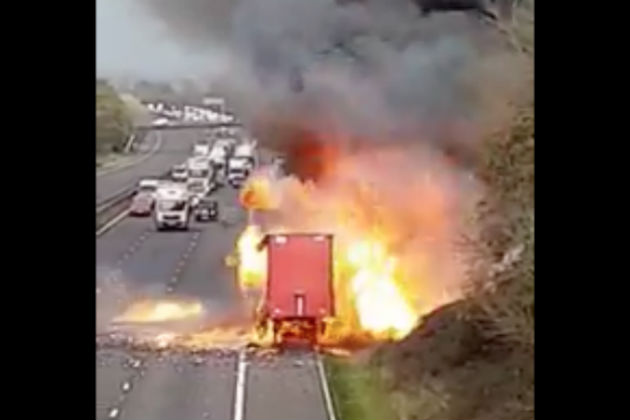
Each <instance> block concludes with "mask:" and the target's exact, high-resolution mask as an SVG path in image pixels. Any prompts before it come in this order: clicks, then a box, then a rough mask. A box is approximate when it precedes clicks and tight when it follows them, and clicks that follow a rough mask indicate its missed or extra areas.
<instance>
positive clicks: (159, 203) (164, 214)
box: [154, 184, 190, 230]
mask: <svg viewBox="0 0 630 420" xmlns="http://www.w3.org/2000/svg"><path fill="white" fill-rule="evenodd" d="M154 214H155V216H154V221H155V227H156V228H157V230H165V229H167V228H177V229H183V230H188V224H189V221H190V200H189V195H188V191H187V190H186V188H182V186H180V185H176V184H174V185H164V186H161V187H160V188H158V190H157V192H156V202H155V212H154Z"/></svg>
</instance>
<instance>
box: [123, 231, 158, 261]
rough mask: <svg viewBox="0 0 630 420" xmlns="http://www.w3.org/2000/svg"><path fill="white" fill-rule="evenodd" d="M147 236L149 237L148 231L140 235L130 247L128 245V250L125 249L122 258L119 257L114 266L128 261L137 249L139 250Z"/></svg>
mask: <svg viewBox="0 0 630 420" xmlns="http://www.w3.org/2000/svg"><path fill="white" fill-rule="evenodd" d="M149 236H151V232H150V231H146V232H145V233H143V234H142V235H140V237H138V239H136V241H135V242H133V243H132V244H131V245H129V248H127V250H126V251H125V253H124V254H123V256H122V257H120V259H119V260H118V261H116V264H115V265H117V266H120V265H121V264H122V263H123V262H125V261H126V260H128V259H129V257H131V256H132V255H133V254H134V253H135V252H136V251H138V249H140V247H141V246H142V244H143V243H144V242H145V241H146V240H147V239H148V238H149Z"/></svg>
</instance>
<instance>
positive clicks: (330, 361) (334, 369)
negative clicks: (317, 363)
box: [325, 357, 397, 420]
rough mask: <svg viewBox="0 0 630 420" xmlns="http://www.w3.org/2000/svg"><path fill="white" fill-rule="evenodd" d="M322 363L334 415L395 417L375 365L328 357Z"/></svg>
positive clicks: (359, 419) (352, 419)
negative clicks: (324, 366)
mask: <svg viewBox="0 0 630 420" xmlns="http://www.w3.org/2000/svg"><path fill="white" fill-rule="evenodd" d="M325 364H326V374H327V376H328V383H329V385H330V389H331V393H332V399H333V404H334V406H335V411H336V412H337V418H338V419H340V420H341V419H343V420H383V419H389V420H393V419H396V418H397V416H396V413H395V411H394V410H393V409H392V407H391V406H390V404H389V400H388V398H387V393H386V392H385V391H386V390H385V388H384V384H383V383H382V381H381V379H380V375H379V374H378V372H377V368H376V367H375V366H373V365H371V364H364V363H357V362H353V361H352V360H345V359H336V358H332V357H328V358H326V359H325Z"/></svg>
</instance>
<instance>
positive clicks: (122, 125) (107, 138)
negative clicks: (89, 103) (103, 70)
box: [96, 80, 133, 153]
mask: <svg viewBox="0 0 630 420" xmlns="http://www.w3.org/2000/svg"><path fill="white" fill-rule="evenodd" d="M132 131H133V124H132V120H131V117H130V115H129V112H128V111H127V109H126V106H125V104H124V102H123V101H122V100H121V99H120V97H119V96H118V93H117V92H116V90H115V89H114V88H113V87H112V86H111V85H109V83H107V82H106V81H103V80H97V81H96V150H97V153H108V152H120V151H122V150H123V148H124V147H125V143H126V141H127V139H128V138H129V136H130V135H131V133H132Z"/></svg>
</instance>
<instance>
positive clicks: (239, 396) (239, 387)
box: [232, 349, 247, 420]
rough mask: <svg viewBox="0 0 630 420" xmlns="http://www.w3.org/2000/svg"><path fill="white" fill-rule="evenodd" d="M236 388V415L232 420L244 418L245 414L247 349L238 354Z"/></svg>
mask: <svg viewBox="0 0 630 420" xmlns="http://www.w3.org/2000/svg"><path fill="white" fill-rule="evenodd" d="M236 372H237V373H236V389H235V390H234V411H233V413H234V415H233V416H232V420H243V416H244V414H245V383H246V375H247V359H246V355H245V349H243V350H241V352H240V353H239V355H238V366H237V371H236Z"/></svg>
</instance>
